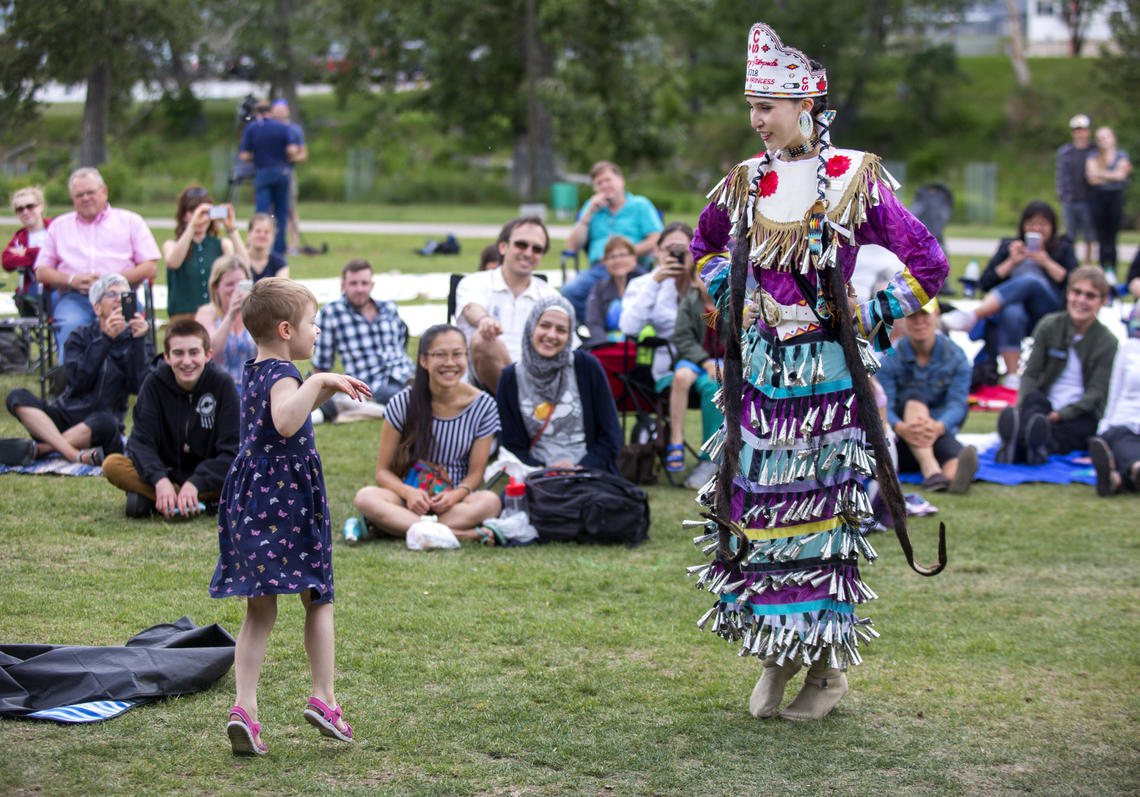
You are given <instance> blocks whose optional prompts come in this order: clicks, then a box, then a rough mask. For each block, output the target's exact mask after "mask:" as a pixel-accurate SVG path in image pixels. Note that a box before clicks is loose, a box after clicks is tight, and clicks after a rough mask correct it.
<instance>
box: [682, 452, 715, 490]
mask: <svg viewBox="0 0 1140 797" xmlns="http://www.w3.org/2000/svg"><path fill="white" fill-rule="evenodd" d="M715 473H716V463H715V462H713V461H712V460H711V459H702V460H701V461H700V462H698V463H697V465H696V467H695V468H693V469H692V470H691V471H690V472H689V475H688V476H687V477H686V478H685V486H686V487H688V488H689V489H690V490H699V489H701V488H702V487H704V486H705V484H706V483H707V482H708V480H709V479H711V478H712V477H713V474H715Z"/></svg>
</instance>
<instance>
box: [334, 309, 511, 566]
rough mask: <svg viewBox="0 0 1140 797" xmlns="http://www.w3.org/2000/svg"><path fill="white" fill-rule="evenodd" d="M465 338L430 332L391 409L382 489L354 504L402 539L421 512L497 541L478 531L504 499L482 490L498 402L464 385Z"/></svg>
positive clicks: (379, 473) (439, 329)
mask: <svg viewBox="0 0 1140 797" xmlns="http://www.w3.org/2000/svg"><path fill="white" fill-rule="evenodd" d="M466 371H467V340H466V338H465V337H464V336H463V333H462V332H460V331H459V329H457V328H456V327H453V326H451V325H450V324H439V325H437V326H434V327H431V328H430V329H428V330H427V331H426V332H424V334H423V337H421V338H420V348H419V353H418V355H417V357H416V375H415V381H414V382H413V383H412V386H411V387H409V388H405V389H404V390H402V391H400V392H399V393H397V394H396V395H395V396H393V397H392V398H391V399H390V400H389V401H388V405H387V407H386V409H385V417H384V426H383V428H382V429H381V431H380V455H379V458H378V461H377V463H376V483H377V484H378V485H379V486H377V487H362V488H361V489H360V491H359V492H357V494H356V499H355V501H354V503H355V504H356V508H357V509H359V510H360V511H361V513H363V515H364V518H365V520H367V521H368V523H369V524H370V525H371V526H373V527H375V528H377V529H379V530H380V531H382V532H384V533H385V534H388V535H391V536H393V537H403V536H405V535H406V534H407V532H408V528H409V527H410V526H411V525H412V524H413V523H415V522H416V521H418V520H419V519H420V516H421V515H429V514H430V515H436V516H437V517H438V519H439V522H440V523H443V524H444V525H446V526H448V527H449V528H450V529H451V530H452V531H453V532H454V533H455V536H456V537H457V538H458V539H460V540H479V539H483V540H484V541H485V542H489V543H491V544H494V537H492V536H490V535H486V534H480V533H479V532H478V531H476V528H477V527H478V526H479V524H481V523H482V522H483V521H485V520H487V519H488V518H492V517H496V516H497V515H498V514H499V497H498V496H497V495H495V494H494V493H493V492H491V491H489V490H479V489H478V487H479V485H480V484H481V483H482V481H483V469H484V468H485V467H486V466H487V460H488V459H489V458H490V455H491V446H492V443H493V442H494V439H495V436H496V435H497V434H498V433H499V415H498V407H497V406H496V404H495V400H494V399H493V398H491V397H490V396H489V395H488V394H486V393H484V392H483V391H481V390H479V389H477V388H475V387H472V386H471V385H469V384H466V383H465V382H463V381H462V380H463V375H464V374H465V373H466Z"/></svg>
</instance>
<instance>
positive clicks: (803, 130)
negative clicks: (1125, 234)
mask: <svg viewBox="0 0 1140 797" xmlns="http://www.w3.org/2000/svg"><path fill="white" fill-rule="evenodd" d="M798 122H799V126H800V135H801V136H803V137H804V141H810V140H811V134H812V130H813V129H814V127H815V123H814V122H813V121H812V118H811V114H809V113H808V112H807V111H800V118H799V120H798Z"/></svg>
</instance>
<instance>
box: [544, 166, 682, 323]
mask: <svg viewBox="0 0 1140 797" xmlns="http://www.w3.org/2000/svg"><path fill="white" fill-rule="evenodd" d="M590 180H591V181H593V183H594V195H593V196H592V197H590V198H589V199H588V200H587V201H586V204H584V205H582V210H581V211H580V212H579V213H578V221H577V222H576V223H575V224H574V228H573V229H572V230H571V231H570V237H569V238H567V239H566V248H567V249H569V250H570V251H573V252H577V251H580V250H583V249H584V250H585V252H586V257H587V259H588V261H589V263H590V268H589V269H588V270H586V271H583V272H582V273H581V274H579V275H578V276H577V277H575V278H574V279H573V280H572V281H570V282H569V283H567V284H566V285H564V286H563V287H562V295H563V296H565V297H566V298H567V299H569V300H570V303H571V304H572V305H574V310H575V312H576V313H577V314H578V318H585V317H586V297H587V296H589V295H590V288H592V287H594V283H595V282H597V281H598V280H600V279H601V278H602V277H604V276H606V267H605V264H604V263H602V255H603V253H604V251H605V248H606V241H608V240H609V239H610V236H612V235H624V236H625V237H626V238H628V239H629V240H631V241H633V244H634V251H635V252H636V253H637V256H638V257H639V258H641V259H642V261H643V263H645V264H646V265H648V259H649V258H651V257H652V255H653V248H654V247H655V246H657V238H658V236H659V235H660V234H661V227H662V225H661V214H660V213H658V212H657V208H656V207H654V206H653V203H652V202H650V201H649V200H648V199H646V198H645V197H643V196H638V195H637V194H631V193H629V192H628V191H626V190H625V177H623V176H622V173H621V169H619V168H618V166H617V164H614V163H610V162H609V161H598V162H597V163H595V164H594V165H593V167H592V168H591V169H590Z"/></svg>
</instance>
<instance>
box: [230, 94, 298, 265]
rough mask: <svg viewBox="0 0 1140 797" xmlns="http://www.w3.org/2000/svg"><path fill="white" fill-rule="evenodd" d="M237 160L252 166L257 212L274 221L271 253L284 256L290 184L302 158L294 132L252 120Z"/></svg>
mask: <svg viewBox="0 0 1140 797" xmlns="http://www.w3.org/2000/svg"><path fill="white" fill-rule="evenodd" d="M238 157H240V158H241V159H242V160H243V161H247V162H251V163H253V167H254V173H253V190H254V194H255V195H256V197H257V212H258V213H272V214H273V216H274V218H275V219H276V220H277V237H276V239H274V241H273V251H274V253H275V254H278V255H282V256H284V254H285V227H286V225H287V223H288V221H289V183H290V180H291V178H292V175H293V162H294V161H295V160H298V159H299V158H300V157H301V142H300V141H299V140H298V138H297V132H296V131H295V130H293V129H291V128H290V127H289V126H288V125H285V124H282V123H281V122H280V121H279V120H277V119H274V118H273V117H272V116H263V117H261V118H258V119H254V120H253V121H252V122H250V123H249V124H248V125H246V128H245V131H244V132H243V133H242V135H241V146H240V149H239V152H238ZM270 208H272V210H270Z"/></svg>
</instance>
